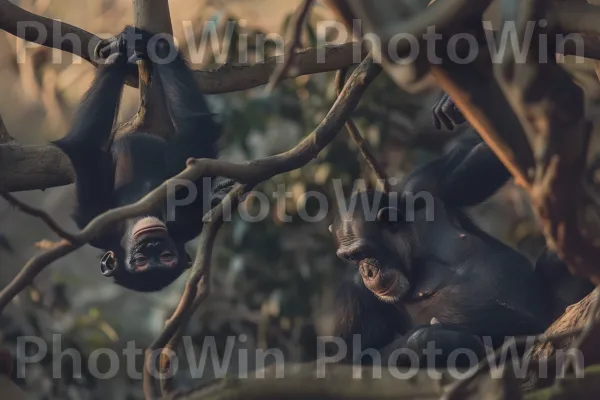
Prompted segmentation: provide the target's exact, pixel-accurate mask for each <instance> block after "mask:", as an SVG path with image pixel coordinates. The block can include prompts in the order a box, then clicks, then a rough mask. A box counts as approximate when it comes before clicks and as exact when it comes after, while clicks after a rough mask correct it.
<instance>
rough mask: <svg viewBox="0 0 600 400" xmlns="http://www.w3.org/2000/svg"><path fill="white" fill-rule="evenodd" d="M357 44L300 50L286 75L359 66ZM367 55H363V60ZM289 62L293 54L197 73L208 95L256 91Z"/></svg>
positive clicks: (308, 73)
mask: <svg viewBox="0 0 600 400" xmlns="http://www.w3.org/2000/svg"><path fill="white" fill-rule="evenodd" d="M356 51H357V50H356V44H355V43H344V44H340V45H333V44H331V45H325V46H323V47H318V48H308V49H303V50H299V51H297V52H296V53H295V54H294V68H292V69H290V70H288V71H287V72H285V74H284V75H283V78H285V79H291V78H297V77H299V76H303V75H312V74H318V73H321V72H329V71H336V70H338V69H342V68H347V67H350V66H352V65H355V64H357V63H356V62H355V61H354V60H355V59H356V54H355V52H356ZM365 56H366V52H362V53H361V57H360V59H363V58H364V57H365ZM286 59H289V54H283V55H280V56H276V57H270V58H268V59H266V60H265V61H264V62H260V63H256V64H251V65H250V64H223V65H220V66H218V67H216V68H213V69H209V70H206V71H196V77H197V79H198V85H199V87H200V90H201V91H202V92H203V93H206V94H217V93H230V92H236V91H239V90H247V89H252V88H255V87H258V86H262V85H264V84H267V83H268V82H269V79H270V78H271V76H272V75H273V73H274V71H275V69H276V68H277V66H278V65H280V64H281V63H282V62H284V61H285V60H286Z"/></svg>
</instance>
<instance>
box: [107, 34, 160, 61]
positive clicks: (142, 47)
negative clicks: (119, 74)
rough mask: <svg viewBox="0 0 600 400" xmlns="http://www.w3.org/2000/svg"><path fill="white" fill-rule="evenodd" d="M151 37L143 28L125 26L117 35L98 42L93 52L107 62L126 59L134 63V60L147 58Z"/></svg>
mask: <svg viewBox="0 0 600 400" xmlns="http://www.w3.org/2000/svg"><path fill="white" fill-rule="evenodd" d="M151 38H152V34H151V33H149V32H147V31H144V30H143V29H140V28H136V27H133V26H126V27H125V28H124V29H123V31H122V32H121V33H119V34H118V35H117V36H115V37H112V38H110V39H104V40H102V41H101V42H100V43H98V45H97V46H96V49H95V54H96V56H97V57H99V58H101V59H105V60H107V61H109V62H110V61H112V60H117V59H126V60H127V62H128V63H131V64H135V62H136V61H138V60H140V59H145V58H147V54H148V42H149V41H150V39H151Z"/></svg>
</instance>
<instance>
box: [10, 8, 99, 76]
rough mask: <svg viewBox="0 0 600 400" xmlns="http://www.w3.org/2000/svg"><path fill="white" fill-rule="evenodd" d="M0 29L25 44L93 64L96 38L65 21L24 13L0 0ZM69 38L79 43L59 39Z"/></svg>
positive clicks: (97, 40) (94, 62)
mask: <svg viewBox="0 0 600 400" xmlns="http://www.w3.org/2000/svg"><path fill="white" fill-rule="evenodd" d="M0 29H2V30H4V31H6V32H8V33H10V34H12V35H14V36H17V37H20V38H22V39H24V40H27V41H28V42H34V43H38V44H41V45H42V46H46V47H51V48H55V49H59V50H62V51H66V52H68V53H71V54H75V55H77V56H79V57H81V58H83V59H84V60H86V61H89V62H90V63H92V65H95V66H96V65H97V63H96V61H95V60H94V49H95V48H96V45H97V44H98V43H99V42H100V41H101V39H100V38H99V37H98V36H96V35H94V34H92V33H90V32H87V31H85V30H83V29H80V28H78V27H76V26H73V25H70V24H67V23H65V22H60V21H56V20H53V19H50V18H46V17H42V16H40V15H36V14H33V13H30V12H29V11H25V10H23V9H22V8H20V7H18V6H17V5H15V4H13V3H11V2H10V1H8V0H0ZM69 36H70V37H73V36H76V37H77V38H78V39H79V40H78V41H73V40H69V39H65V40H63V39H64V38H65V37H69ZM55 39H58V40H56V41H55Z"/></svg>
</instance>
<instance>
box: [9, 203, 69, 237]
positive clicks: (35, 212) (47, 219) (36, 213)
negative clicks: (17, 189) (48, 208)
mask: <svg viewBox="0 0 600 400" xmlns="http://www.w3.org/2000/svg"><path fill="white" fill-rule="evenodd" d="M0 196H2V197H4V199H5V200H6V201H7V202H8V203H9V204H11V205H13V206H14V207H16V208H18V209H19V210H21V211H22V212H24V213H25V214H29V215H31V216H33V217H36V218H39V219H41V220H42V221H43V222H44V223H45V224H46V225H48V227H49V228H50V229H52V230H53V231H54V233H56V234H57V235H58V236H60V237H61V238H63V239H65V240H67V241H69V242H75V241H76V239H75V236H74V235H72V234H71V233H69V232H67V231H66V230H64V229H63V228H61V227H60V225H59V224H58V223H57V222H56V221H55V220H54V218H52V217H51V216H50V215H48V213H47V212H45V211H42V210H39V209H37V208H35V207H31V206H30V205H27V204H25V203H23V202H22V201H21V200H19V199H17V198H16V197H14V196H13V195H11V194H10V193H3V192H0Z"/></svg>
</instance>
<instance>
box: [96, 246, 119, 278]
mask: <svg viewBox="0 0 600 400" xmlns="http://www.w3.org/2000/svg"><path fill="white" fill-rule="evenodd" d="M117 265H118V262H117V257H116V256H115V253H114V252H112V251H107V252H106V253H105V254H104V255H103V256H102V259H101V260H100V272H102V275H104V276H107V277H110V276H113V275H114V274H115V271H116V270H117Z"/></svg>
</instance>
